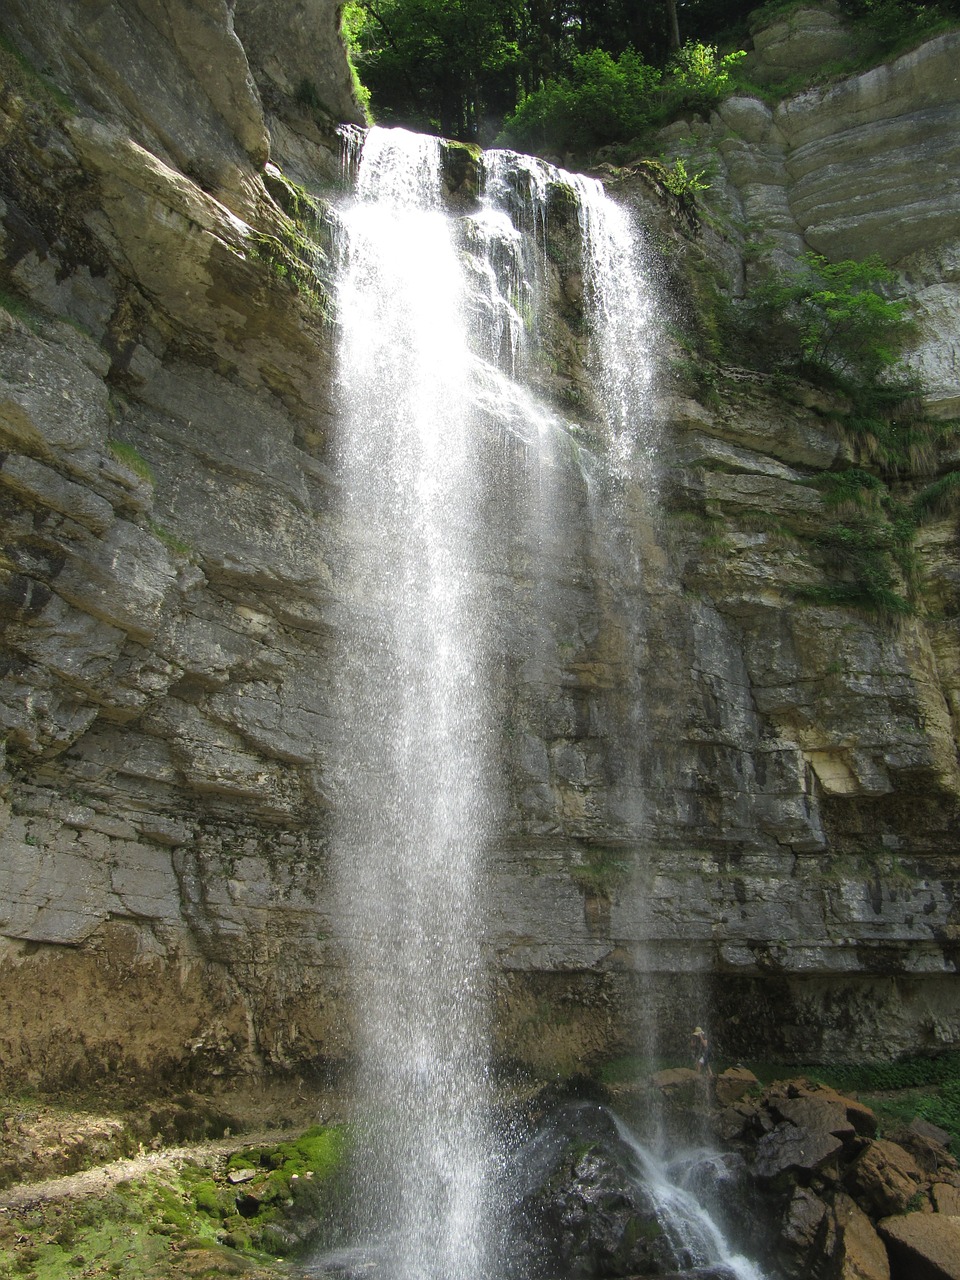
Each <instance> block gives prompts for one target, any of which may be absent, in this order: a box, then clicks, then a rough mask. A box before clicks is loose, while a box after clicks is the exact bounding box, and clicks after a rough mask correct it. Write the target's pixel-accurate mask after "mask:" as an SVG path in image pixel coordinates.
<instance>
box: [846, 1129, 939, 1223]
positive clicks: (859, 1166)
mask: <svg viewBox="0 0 960 1280" xmlns="http://www.w3.org/2000/svg"><path fill="white" fill-rule="evenodd" d="M926 1185H927V1180H926V1178H925V1177H924V1175H923V1171H922V1170H921V1169H920V1166H919V1165H918V1164H917V1162H916V1160H914V1158H913V1156H911V1155H910V1153H909V1152H908V1151H904V1149H903V1147H901V1146H898V1145H897V1143H895V1142H889V1141H888V1140H886V1139H884V1138H878V1139H877V1140H876V1141H874V1142H870V1143H868V1144H867V1146H866V1147H865V1148H864V1150H863V1151H862V1152H861V1153H860V1155H859V1156H858V1157H857V1159H856V1161H855V1162H854V1164H853V1166H852V1167H851V1169H850V1172H849V1173H848V1175H847V1187H848V1189H849V1190H850V1192H851V1194H852V1195H853V1196H854V1197H855V1198H856V1199H857V1200H858V1202H859V1203H860V1204H861V1205H863V1207H864V1208H865V1209H867V1210H868V1211H869V1212H870V1213H872V1214H874V1215H876V1216H877V1217H883V1216H885V1215H887V1214H892V1213H903V1212H905V1210H906V1209H907V1206H908V1205H909V1204H910V1202H911V1201H912V1200H913V1198H914V1196H916V1195H917V1193H918V1192H921V1191H923V1190H924V1189H925V1188H926Z"/></svg>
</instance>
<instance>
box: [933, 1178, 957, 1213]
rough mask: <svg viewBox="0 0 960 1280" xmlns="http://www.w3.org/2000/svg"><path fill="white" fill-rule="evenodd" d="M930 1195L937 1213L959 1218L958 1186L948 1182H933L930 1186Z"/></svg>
mask: <svg viewBox="0 0 960 1280" xmlns="http://www.w3.org/2000/svg"><path fill="white" fill-rule="evenodd" d="M930 1195H931V1197H932V1199H933V1207H934V1209H935V1210H936V1211H937V1213H945V1214H948V1215H950V1216H952V1217H955V1218H960V1187H955V1186H953V1184H952V1183H949V1182H935V1183H934V1184H933V1186H932V1187H931V1188H930Z"/></svg>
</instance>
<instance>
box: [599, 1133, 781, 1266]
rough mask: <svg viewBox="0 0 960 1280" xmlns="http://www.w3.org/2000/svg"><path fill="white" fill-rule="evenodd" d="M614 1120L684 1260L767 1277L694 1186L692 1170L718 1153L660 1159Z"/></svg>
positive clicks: (644, 1186) (700, 1168)
mask: <svg viewBox="0 0 960 1280" xmlns="http://www.w3.org/2000/svg"><path fill="white" fill-rule="evenodd" d="M611 1115H613V1113H611ZM613 1119H614V1121H615V1123H616V1127H617V1132H618V1133H619V1135H620V1137H621V1138H622V1139H623V1141H624V1143H625V1144H626V1146H627V1147H628V1148H629V1150H630V1152H631V1155H632V1156H633V1160H634V1162H635V1167H636V1173H637V1177H638V1179H639V1181H640V1182H641V1184H642V1186H643V1188H644V1189H645V1191H646V1192H647V1194H648V1195H649V1196H650V1198H651V1199H652V1201H653V1203H654V1204H655V1206H656V1209H657V1218H658V1220H659V1222H660V1225H661V1227H662V1228H663V1231H664V1233H665V1235H666V1236H667V1238H668V1240H669V1241H670V1243H671V1245H672V1246H673V1249H674V1252H675V1253H676V1254H677V1256H678V1257H679V1258H681V1259H682V1261H683V1265H684V1266H685V1267H688V1268H695V1267H724V1268H726V1269H727V1270H728V1271H730V1272H732V1273H733V1274H734V1275H735V1276H736V1277H737V1280H764V1274H763V1272H762V1271H761V1270H760V1269H759V1267H757V1265H756V1264H755V1263H754V1262H752V1261H751V1260H750V1259H749V1258H747V1257H745V1256H744V1255H743V1254H740V1253H737V1252H735V1251H734V1249H733V1248H732V1247H731V1245H730V1244H729V1242H728V1240H727V1237H726V1235H725V1233H724V1231H723V1229H722V1227H721V1225H720V1223H719V1222H718V1221H717V1219H716V1218H715V1217H714V1216H713V1215H712V1214H711V1213H710V1212H709V1210H708V1209H707V1208H706V1206H705V1205H704V1203H703V1200H702V1199H701V1198H700V1197H699V1196H697V1195H696V1194H694V1192H693V1191H692V1190H691V1189H690V1187H689V1186H688V1181H689V1178H690V1175H691V1173H693V1172H695V1171H702V1168H703V1165H704V1164H705V1163H706V1162H710V1161H712V1162H713V1163H714V1165H715V1166H716V1160H715V1153H712V1152H709V1151H696V1152H686V1153H676V1152H675V1153H674V1155H673V1157H672V1159H670V1160H669V1161H668V1160H664V1159H660V1158H659V1157H658V1156H657V1155H656V1154H655V1153H654V1152H653V1151H652V1150H651V1149H650V1148H649V1147H646V1146H644V1145H643V1144H642V1143H641V1142H640V1141H639V1139H638V1138H637V1137H636V1135H635V1134H634V1133H633V1131H632V1130H631V1129H630V1128H629V1127H628V1126H627V1125H626V1124H625V1123H624V1122H623V1121H622V1120H621V1119H620V1118H619V1117H617V1116H613ZM722 1176H723V1172H722V1170H720V1169H716V1170H715V1177H717V1178H720V1177H722Z"/></svg>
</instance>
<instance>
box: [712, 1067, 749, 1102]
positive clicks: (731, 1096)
mask: <svg viewBox="0 0 960 1280" xmlns="http://www.w3.org/2000/svg"><path fill="white" fill-rule="evenodd" d="M759 1083H760V1081H759V1080H758V1079H757V1077H756V1076H755V1075H754V1074H753V1072H752V1071H748V1070H747V1068H746V1067H728V1068H727V1069H726V1071H721V1072H720V1074H719V1075H718V1076H717V1081H716V1095H717V1102H718V1104H719V1105H720V1106H721V1107H727V1106H730V1105H731V1104H732V1103H734V1102H737V1101H739V1099H740V1098H742V1097H743V1095H744V1094H745V1093H749V1092H750V1090H751V1089H753V1088H755V1087H756V1086H757V1085H758V1084H759Z"/></svg>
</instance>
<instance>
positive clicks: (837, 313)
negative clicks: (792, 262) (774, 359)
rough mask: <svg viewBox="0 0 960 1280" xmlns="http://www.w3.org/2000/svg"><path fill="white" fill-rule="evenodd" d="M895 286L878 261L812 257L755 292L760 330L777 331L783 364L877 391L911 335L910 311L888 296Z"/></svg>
mask: <svg viewBox="0 0 960 1280" xmlns="http://www.w3.org/2000/svg"><path fill="white" fill-rule="evenodd" d="M895 280H896V276H895V275H894V273H893V272H892V271H890V270H888V269H887V268H886V267H885V266H884V265H883V263H882V262H881V261H880V259H879V258H877V257H871V258H867V259H866V260H865V261H863V262H856V261H854V260H852V259H849V258H847V259H844V260H843V261H842V262H828V261H827V259H826V258H823V257H821V256H820V254H817V253H806V254H804V255H803V257H802V258H801V259H800V262H799V263H798V265H797V266H796V268H794V269H793V270H790V271H786V272H782V273H779V274H777V275H774V276H771V277H770V278H769V279H768V280H766V281H764V282H763V283H762V284H760V285H759V286H758V288H757V289H756V290H755V292H754V296H753V306H754V308H755V311H756V316H755V320H756V324H757V329H758V331H761V332H767V333H769V332H771V331H774V332H775V333H776V340H777V343H778V345H779V347H780V351H781V357H782V359H783V360H785V361H786V362H788V363H793V364H796V365H798V366H800V367H801V368H802V369H804V371H806V372H808V373H814V374H820V375H824V374H828V375H832V376H833V377H835V378H839V379H842V380H844V381H846V382H853V383H855V384H856V385H857V386H858V387H866V386H873V385H874V384H876V383H877V382H878V381H881V380H883V379H885V378H887V379H888V378H889V374H890V372H891V371H892V370H893V368H894V366H895V365H896V364H897V362H898V361H899V359H900V355H901V352H902V351H903V348H904V346H905V345H906V343H907V341H908V339H909V337H910V336H911V334H912V332H913V324H912V322H911V319H910V316H909V311H908V304H907V303H906V302H905V301H903V300H902V299H894V298H890V297H888V296H886V294H885V292H884V290H886V289H888V288H889V287H890V286H891V285H892V284H893V283H894V282H895Z"/></svg>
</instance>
